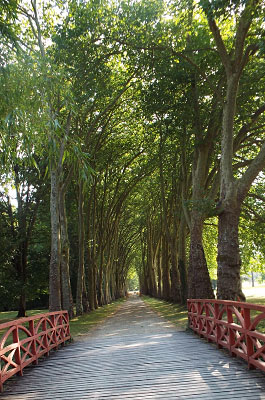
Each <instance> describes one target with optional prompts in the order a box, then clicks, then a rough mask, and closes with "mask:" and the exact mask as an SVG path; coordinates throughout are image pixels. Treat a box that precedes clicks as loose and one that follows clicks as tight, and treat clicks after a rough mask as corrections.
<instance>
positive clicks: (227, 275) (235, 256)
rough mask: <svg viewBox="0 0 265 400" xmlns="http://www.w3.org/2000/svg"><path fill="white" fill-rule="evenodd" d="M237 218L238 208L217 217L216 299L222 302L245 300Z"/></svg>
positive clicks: (230, 209)
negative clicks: (241, 278)
mask: <svg viewBox="0 0 265 400" xmlns="http://www.w3.org/2000/svg"><path fill="white" fill-rule="evenodd" d="M239 216H240V208H235V209H233V208H232V207H230V208H228V209H227V210H225V211H223V212H222V213H221V214H220V215H219V224H218V270H217V276H218V281H217V282H218V285H217V297H218V299H222V300H237V301H238V300H245V296H244V294H243V292H242V290H241V280H240V268H241V259H240V252H239V242H238V224H239Z"/></svg>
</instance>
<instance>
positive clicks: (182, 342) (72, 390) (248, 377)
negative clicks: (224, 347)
mask: <svg viewBox="0 0 265 400" xmlns="http://www.w3.org/2000/svg"><path fill="white" fill-rule="evenodd" d="M170 314H172V310H171V311H170ZM78 318H79V317H78ZM78 318H77V320H78ZM84 324H85V322H84ZM82 338H83V339H82V340H80V342H78V341H77V343H76V345H75V344H73V345H71V346H67V347H66V348H65V350H63V351H62V352H59V353H60V354H61V357H60V356H58V357H53V358H52V359H50V360H46V361H45V363H42V364H41V365H40V366H39V367H38V368H34V369H32V370H31V371H30V372H29V373H28V371H26V373H27V374H28V376H27V381H28V382H29V383H28V386H27V388H25V394H23V397H18V396H17V397H16V396H14V397H8V399H14V400H15V399H16V400H17V398H19V399H21V400H29V399H38V400H47V399H49V398H54V387H56V396H60V397H58V399H62V400H65V399H74V400H79V399H122V400H123V399H124V400H125V399H138V398H139V399H140V398H141V399H145V398H146V399H158V400H161V399H166V398H183V399H184V398H186V399H188V400H190V399H197V398H204V399H208V400H212V399H215V398H222V399H223V398H227V396H228V394H229V398H233V396H234V397H235V398H244V396H245V395H246V396H247V398H250V399H257V400H258V399H261V398H262V397H260V394H261V393H264V390H265V382H264V379H260V375H259V373H257V371H252V372H250V371H247V370H246V368H245V367H244V366H243V367H242V364H241V363H239V362H238V361H237V360H235V359H232V358H228V355H227V354H226V353H225V352H221V351H218V350H217V349H216V348H215V347H213V346H211V345H209V344H208V343H206V342H204V341H202V340H200V339H199V338H198V337H197V336H195V335H191V334H187V333H186V332H184V331H183V330H181V331H180V330H178V329H177V328H176V327H175V326H174V325H173V324H171V323H169V322H168V321H167V320H166V319H164V318H162V317H161V316H159V315H157V314H156V313H155V312H153V311H152V310H150V309H148V308H147V306H145V304H144V303H143V302H142V300H141V299H139V300H138V301H134V300H133V301H130V299H129V300H128V301H127V302H125V303H123V305H122V307H121V308H119V310H118V311H117V313H116V314H115V315H113V316H112V317H111V318H108V319H106V320H105V321H104V323H103V324H101V325H100V326H98V327H97V328H96V329H94V330H93V331H92V332H91V334H90V335H89V336H87V335H86V334H84V336H82ZM60 354H59V355H60ZM44 364H45V366H43V365H44ZM62 376H67V379H62ZM42 380H43V381H47V380H48V382H49V385H46V386H43V385H42ZM17 391H18V392H17V393H20V396H21V393H23V385H21V384H20V382H18V384H17ZM176 393H177V397H176ZM28 396H29V397H28ZM67 396H68V397H67ZM8 399H3V400H8ZM56 399H57V397H56Z"/></svg>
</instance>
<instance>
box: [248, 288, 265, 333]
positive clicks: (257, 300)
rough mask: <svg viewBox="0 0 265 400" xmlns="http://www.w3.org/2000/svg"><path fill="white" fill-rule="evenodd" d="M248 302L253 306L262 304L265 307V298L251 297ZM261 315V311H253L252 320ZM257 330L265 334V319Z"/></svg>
mask: <svg viewBox="0 0 265 400" xmlns="http://www.w3.org/2000/svg"><path fill="white" fill-rule="evenodd" d="M247 302H248V303H253V304H260V305H262V306H265V297H255V296H249V297H247ZM258 314H260V311H253V310H252V311H251V318H253V317H255V316H256V315H258ZM257 330H258V331H260V332H262V333H264V332H265V318H264V319H263V320H262V321H260V323H259V325H258V326H257Z"/></svg>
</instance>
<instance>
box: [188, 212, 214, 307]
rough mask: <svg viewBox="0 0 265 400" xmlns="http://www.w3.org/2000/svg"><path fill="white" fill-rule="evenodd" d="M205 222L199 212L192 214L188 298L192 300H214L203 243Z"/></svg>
mask: <svg viewBox="0 0 265 400" xmlns="http://www.w3.org/2000/svg"><path fill="white" fill-rule="evenodd" d="M203 221H204V218H203V217H201V216H199V215H198V214H197V212H195V211H193V212H192V220H191V232H190V265H189V277H188V278H189V285H188V286H189V288H188V296H189V298H190V299H214V292H213V289H212V285H211V280H210V275H209V271H208V268H207V263H206V258H205V254H204V249H203V242H202V232H203Z"/></svg>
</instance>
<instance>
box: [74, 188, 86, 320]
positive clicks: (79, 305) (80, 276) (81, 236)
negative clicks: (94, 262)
mask: <svg viewBox="0 0 265 400" xmlns="http://www.w3.org/2000/svg"><path fill="white" fill-rule="evenodd" d="M78 245H79V259H78V272H77V286H76V315H82V314H83V312H84V310H83V289H85V287H84V278H85V277H84V273H85V266H84V254H85V248H84V246H85V224H84V196H83V182H82V181H81V182H80V183H79V197H78Z"/></svg>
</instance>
